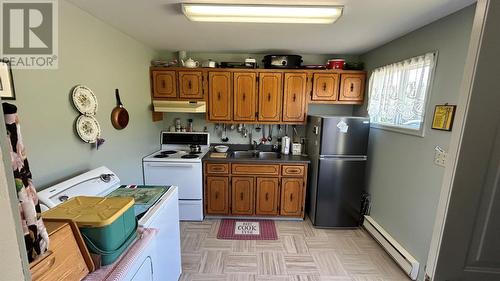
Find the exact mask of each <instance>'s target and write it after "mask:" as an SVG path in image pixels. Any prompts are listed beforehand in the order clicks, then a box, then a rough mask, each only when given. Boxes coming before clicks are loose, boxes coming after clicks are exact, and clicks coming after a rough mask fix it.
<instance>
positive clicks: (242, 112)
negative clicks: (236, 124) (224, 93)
mask: <svg viewBox="0 0 500 281" xmlns="http://www.w3.org/2000/svg"><path fill="white" fill-rule="evenodd" d="M256 77H257V74H256V73H255V72H235V73H233V96H234V113H233V120H234V121H255V115H256V114H255V111H256V103H257V101H256V98H255V92H256V89H255V88H256V85H255V84H256Z"/></svg>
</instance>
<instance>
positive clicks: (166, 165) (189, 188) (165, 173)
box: [143, 162, 203, 200]
mask: <svg viewBox="0 0 500 281" xmlns="http://www.w3.org/2000/svg"><path fill="white" fill-rule="evenodd" d="M143 166H144V167H143V168H144V184H145V185H175V186H177V187H178V190H179V199H191V200H201V199H202V196H203V194H202V193H203V179H202V168H201V162H191V163H190V162H185V163H179V162H144V164H143Z"/></svg>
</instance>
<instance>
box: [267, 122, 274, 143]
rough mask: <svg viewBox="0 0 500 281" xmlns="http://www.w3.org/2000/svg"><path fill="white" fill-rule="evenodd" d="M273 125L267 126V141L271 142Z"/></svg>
mask: <svg viewBox="0 0 500 281" xmlns="http://www.w3.org/2000/svg"><path fill="white" fill-rule="evenodd" d="M272 135H273V125H269V134H268V135H267V141H268V142H271V141H272V140H273V137H272Z"/></svg>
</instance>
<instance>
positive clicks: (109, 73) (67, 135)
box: [13, 1, 162, 188]
mask: <svg viewBox="0 0 500 281" xmlns="http://www.w3.org/2000/svg"><path fill="white" fill-rule="evenodd" d="M156 56H157V53H156V52H155V51H153V50H152V49H150V48H148V47H146V46H144V45H143V44H141V43H139V42H137V41H136V40H134V39H132V38H130V37H129V36H127V35H125V34H123V33H121V32H119V31H117V30H116V29H114V28H112V27H111V26H109V25H108V24H105V23H103V22H101V21H100V20H98V19H96V18H95V17H93V16H91V15H89V14H87V13H86V12H84V11H82V10H81V9H79V8H77V7H76V6H74V5H73V4H70V3H68V2H67V1H59V59H60V61H59V69H57V70H14V72H13V76H14V80H15V87H16V95H17V100H16V101H15V102H14V103H15V104H16V105H17V106H18V109H19V110H18V111H19V116H20V121H21V129H22V133H23V137H24V141H25V145H26V147H27V154H28V159H29V161H30V165H31V169H32V172H33V175H34V180H35V184H36V186H37V187H38V188H41V187H44V186H46V185H48V184H52V183H54V182H58V181H60V180H62V179H65V178H67V177H70V176H72V175H75V174H78V173H81V172H82V171H86V170H88V169H92V168H96V167H98V166H101V165H105V166H107V167H109V168H110V169H112V170H113V171H114V172H116V173H118V175H119V176H120V178H121V180H122V182H123V183H141V182H142V170H141V158H142V157H143V156H145V155H146V154H147V153H150V152H152V151H154V150H155V149H157V147H158V134H159V131H160V129H161V128H162V126H161V125H162V124H161V122H159V123H153V122H151V113H150V110H149V106H150V90H149V89H150V88H149V73H148V69H149V62H150V60H151V59H153V58H154V57H156ZM77 84H84V85H86V86H88V87H90V88H91V89H92V90H93V91H94V93H95V94H96V96H97V99H98V101H99V109H98V112H97V116H96V118H97V120H98V121H99V122H100V125H101V129H102V136H103V137H104V138H105V139H106V143H105V144H104V145H103V146H102V148H100V149H99V150H98V151H96V150H95V149H94V148H91V146H90V145H89V144H85V143H83V142H82V141H81V140H80V139H79V138H78V137H77V136H76V133H75V131H74V122H75V120H76V118H77V117H78V113H77V111H76V110H75V109H74V108H73V105H72V102H71V100H70V92H71V89H72V87H73V86H75V85H77ZM115 88H119V89H120V93H121V98H122V101H123V103H124V104H125V107H126V108H127V110H128V111H129V114H130V123H129V126H128V127H127V128H126V129H124V130H122V131H117V130H115V129H114V128H113V127H112V125H111V122H110V113H111V111H112V109H113V107H114V106H115V104H116V102H115V97H114V89H115Z"/></svg>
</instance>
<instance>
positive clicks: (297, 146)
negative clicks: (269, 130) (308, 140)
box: [292, 142, 302, 155]
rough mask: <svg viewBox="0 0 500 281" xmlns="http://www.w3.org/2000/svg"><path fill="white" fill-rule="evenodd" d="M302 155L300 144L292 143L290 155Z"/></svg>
mask: <svg viewBox="0 0 500 281" xmlns="http://www.w3.org/2000/svg"><path fill="white" fill-rule="evenodd" d="M301 153H302V145H301V144H300V143H297V142H294V143H292V155H300V154H301Z"/></svg>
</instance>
